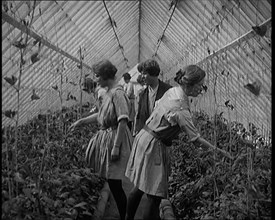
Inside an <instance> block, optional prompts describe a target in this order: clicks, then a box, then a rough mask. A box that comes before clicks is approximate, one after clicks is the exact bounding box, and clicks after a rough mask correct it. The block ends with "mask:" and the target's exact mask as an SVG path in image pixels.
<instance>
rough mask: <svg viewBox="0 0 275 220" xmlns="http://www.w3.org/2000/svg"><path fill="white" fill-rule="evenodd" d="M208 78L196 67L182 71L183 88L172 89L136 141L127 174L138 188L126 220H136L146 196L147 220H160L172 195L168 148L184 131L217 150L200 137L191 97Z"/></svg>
mask: <svg viewBox="0 0 275 220" xmlns="http://www.w3.org/2000/svg"><path fill="white" fill-rule="evenodd" d="M204 78H205V72H204V71H203V70H202V69H201V68H199V67H198V66H196V65H190V66H187V67H186V68H185V69H184V70H180V71H178V73H177V75H176V78H175V81H176V82H177V83H178V84H179V86H178V87H173V88H171V89H169V90H168V91H167V92H166V93H165V94H164V95H163V97H162V98H161V99H160V100H159V101H158V102H157V103H156V106H155V108H154V110H153V112H152V114H151V115H150V117H149V118H148V119H147V121H146V124H145V126H144V127H143V129H141V130H140V132H139V133H138V134H137V136H136V137H135V139H134V143H133V147H132V151H131V154H130V158H129V161H128V165H127V168H126V173H125V175H126V176H127V177H128V178H129V179H130V181H131V182H133V183H134V186H135V187H134V188H133V189H132V191H131V193H130V194H129V197H128V207H127V217H126V219H134V216H135V213H136V210H137V207H138V205H139V202H140V199H141V197H142V194H143V193H145V194H147V198H148V199H147V203H148V204H146V205H145V207H146V209H145V210H144V218H143V219H148V220H149V219H160V218H159V205H160V202H161V199H162V198H166V197H167V194H168V151H167V146H169V145H171V142H172V140H173V139H174V138H176V137H177V135H178V134H179V133H180V131H181V130H184V131H185V132H186V133H187V134H188V135H189V137H190V140H191V141H192V142H194V143H195V144H198V146H200V147H204V148H205V149H208V148H211V149H217V148H216V147H215V146H213V145H212V144H210V143H209V142H208V141H206V140H205V139H203V138H202V137H200V134H199V133H198V131H197V129H196V128H195V126H194V125H193V122H192V119H191V114H190V110H189V102H188V96H193V97H196V96H198V95H199V94H200V93H201V92H202V88H203V83H204ZM221 152H222V153H224V154H225V155H226V156H227V153H226V152H224V151H222V150H221ZM229 157H230V156H229Z"/></svg>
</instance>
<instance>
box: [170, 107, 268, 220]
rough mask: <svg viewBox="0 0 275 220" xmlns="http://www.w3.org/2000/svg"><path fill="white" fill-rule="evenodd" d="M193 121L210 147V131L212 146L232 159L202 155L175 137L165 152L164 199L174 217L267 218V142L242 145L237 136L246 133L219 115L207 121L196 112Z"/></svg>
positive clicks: (183, 139)
mask: <svg viewBox="0 0 275 220" xmlns="http://www.w3.org/2000/svg"><path fill="white" fill-rule="evenodd" d="M193 120H194V124H195V126H196V127H197V128H198V130H199V131H200V134H201V136H202V137H204V138H205V139H206V140H208V141H210V142H211V143H213V134H214V129H215V133H216V141H217V146H218V147H219V148H222V149H224V150H226V151H228V152H231V155H232V156H233V157H234V159H233V160H232V161H230V159H227V158H223V157H221V155H219V154H216V155H213V153H211V152H210V151H203V150H201V149H199V148H197V147H196V146H195V145H194V144H192V143H191V142H190V141H189V140H188V137H187V135H186V134H185V133H181V134H180V136H179V138H178V139H177V140H175V141H174V143H173V146H172V149H171V154H170V157H171V158H170V160H171V161H172V163H171V173H170V177H169V196H170V200H171V202H172V204H173V207H174V212H175V214H176V217H177V218H178V219H271V194H272V191H271V143H265V142H260V143H259V141H258V142H254V143H253V142H248V141H247V140H245V139H244V138H243V137H245V135H251V133H249V132H248V131H245V130H243V126H242V125H241V124H240V123H236V122H232V123H231V124H230V126H229V125H228V122H227V121H226V120H225V119H224V118H223V117H222V116H221V115H216V116H215V117H214V118H212V119H211V118H210V117H209V116H207V115H206V114H205V113H203V112H197V113H195V114H194V117H193ZM236 125H238V126H236ZM239 128H241V129H242V132H241V133H240V129H239ZM230 129H231V131H230ZM252 131H253V137H256V136H257V134H256V132H255V129H254V130H252ZM230 135H231V136H230ZM261 138H262V139H261ZM261 138H258V139H257V140H261V141H262V140H263V137H261ZM229 140H231V144H230V143H229ZM254 140H256V138H254ZM256 146H257V147H256Z"/></svg>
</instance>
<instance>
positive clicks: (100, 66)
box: [92, 60, 117, 80]
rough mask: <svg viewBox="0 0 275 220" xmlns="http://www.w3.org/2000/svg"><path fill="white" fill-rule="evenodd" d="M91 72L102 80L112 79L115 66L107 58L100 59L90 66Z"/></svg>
mask: <svg viewBox="0 0 275 220" xmlns="http://www.w3.org/2000/svg"><path fill="white" fill-rule="evenodd" d="M92 69H93V72H94V73H95V74H96V75H98V76H101V77H102V79H103V80H107V79H114V77H115V75H116V72H117V68H116V67H115V66H114V65H113V64H112V63H111V62H110V61H109V60H101V61H99V62H97V63H95V64H94V65H93V66H92Z"/></svg>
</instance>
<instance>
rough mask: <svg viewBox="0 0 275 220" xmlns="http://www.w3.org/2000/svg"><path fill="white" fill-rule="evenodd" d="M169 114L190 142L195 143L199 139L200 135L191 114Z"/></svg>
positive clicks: (184, 111)
mask: <svg viewBox="0 0 275 220" xmlns="http://www.w3.org/2000/svg"><path fill="white" fill-rule="evenodd" d="M171 114H172V115H171V116H172V117H171V119H172V121H173V122H174V123H175V122H176V123H177V124H178V125H179V126H180V127H181V128H183V129H184V130H185V132H186V133H187V134H188V136H189V138H190V140H191V141H192V142H193V141H196V140H197V139H198V138H199V137H200V134H199V133H198V130H197V128H196V127H195V126H194V124H193V121H192V117H191V114H190V112H189V111H188V110H181V111H177V112H175V113H171ZM171 119H170V120H171ZM168 121H169V120H168Z"/></svg>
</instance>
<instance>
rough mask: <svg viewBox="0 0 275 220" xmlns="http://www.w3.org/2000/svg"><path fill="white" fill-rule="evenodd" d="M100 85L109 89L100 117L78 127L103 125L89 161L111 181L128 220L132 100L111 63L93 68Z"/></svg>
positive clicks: (74, 124)
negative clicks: (125, 179) (126, 178)
mask: <svg viewBox="0 0 275 220" xmlns="http://www.w3.org/2000/svg"><path fill="white" fill-rule="evenodd" d="M93 71H94V73H95V75H96V77H97V83H98V84H99V85H100V86H101V87H106V88H107V92H106V93H105V95H104V97H103V100H102V104H101V106H100V108H99V111H98V113H94V114H92V115H90V116H88V117H86V118H82V119H79V120H78V121H76V122H75V123H73V124H72V125H71V129H72V130H73V129H74V128H75V127H77V126H80V125H83V124H87V123H99V124H100V128H101V129H100V130H99V131H98V132H97V134H95V136H94V138H93V140H92V141H91V142H90V144H89V145H90V146H91V147H90V148H89V149H87V150H86V159H87V161H88V163H89V164H91V163H92V164H94V167H95V168H96V171H97V172H98V173H99V174H100V175H101V176H102V177H105V178H107V181H108V184H109V187H110V190H111V193H112V194H113V196H114V199H115V201H116V204H117V207H118V210H119V214H120V218H121V219H122V220H124V219H125V214H126V206H127V197H126V195H125V192H124V190H123V188H122V178H123V177H124V173H125V168H126V165H127V161H128V158H129V155H130V151H131V146H132V141H133V140H132V138H133V137H132V135H131V132H130V130H129V128H128V126H127V122H128V120H129V108H128V107H129V99H128V97H127V95H126V94H125V92H124V91H123V87H122V86H121V85H118V84H117V83H116V82H115V79H116V78H115V74H116V72H117V68H116V67H115V66H114V65H113V64H112V63H111V62H110V61H108V60H103V61H100V62H98V63H97V64H95V65H93Z"/></svg>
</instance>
